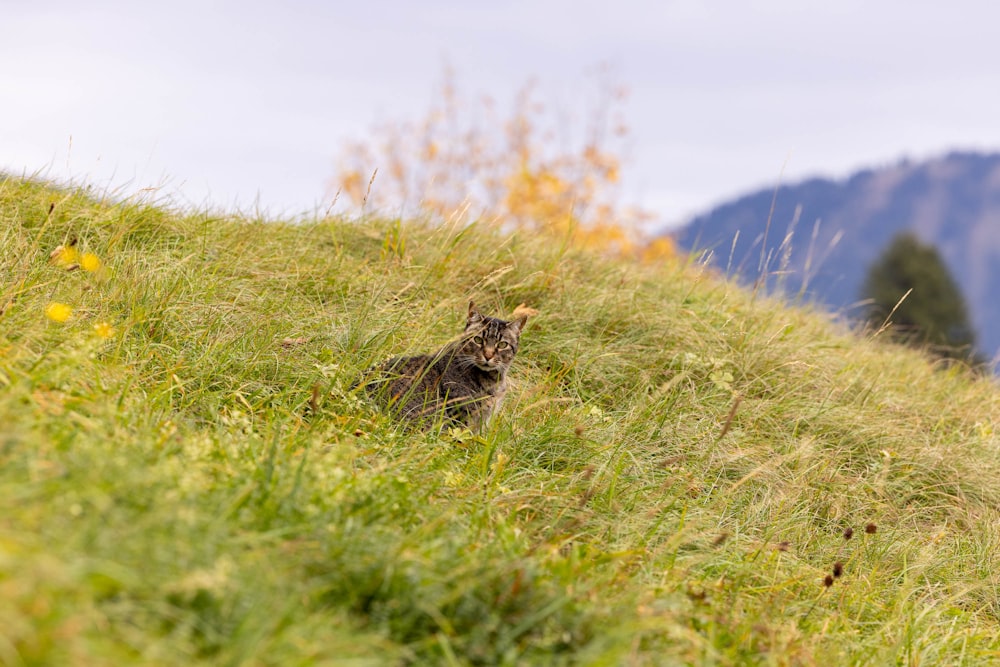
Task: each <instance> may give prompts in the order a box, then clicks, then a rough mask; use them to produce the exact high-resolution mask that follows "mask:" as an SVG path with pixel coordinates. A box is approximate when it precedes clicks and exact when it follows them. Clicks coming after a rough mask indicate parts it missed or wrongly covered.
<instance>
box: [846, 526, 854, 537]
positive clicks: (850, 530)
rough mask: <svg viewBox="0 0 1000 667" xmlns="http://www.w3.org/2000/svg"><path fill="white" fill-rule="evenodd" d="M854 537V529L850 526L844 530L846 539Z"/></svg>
mask: <svg viewBox="0 0 1000 667" xmlns="http://www.w3.org/2000/svg"><path fill="white" fill-rule="evenodd" d="M852 537H854V529H853V528H851V527H850V526H848V527H847V530H845V531H844V539H845V540H849V539H851V538H852Z"/></svg>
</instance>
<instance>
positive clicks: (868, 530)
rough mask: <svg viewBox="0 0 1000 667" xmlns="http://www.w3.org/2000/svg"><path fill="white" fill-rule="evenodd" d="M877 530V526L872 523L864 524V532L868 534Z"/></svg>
mask: <svg viewBox="0 0 1000 667" xmlns="http://www.w3.org/2000/svg"><path fill="white" fill-rule="evenodd" d="M877 531H878V526H876V525H875V524H874V523H870V524H868V525H867V526H865V532H866V533H868V534H869V535H874V534H875V533H876V532H877Z"/></svg>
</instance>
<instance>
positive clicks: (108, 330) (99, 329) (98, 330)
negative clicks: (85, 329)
mask: <svg viewBox="0 0 1000 667" xmlns="http://www.w3.org/2000/svg"><path fill="white" fill-rule="evenodd" d="M94 333H95V334H97V335H98V336H99V337H100V338H103V339H104V340H108V339H109V338H114V337H115V333H117V332H116V331H115V328H114V327H113V326H111V325H110V324H108V323H107V322H98V323H97V324H95V325H94Z"/></svg>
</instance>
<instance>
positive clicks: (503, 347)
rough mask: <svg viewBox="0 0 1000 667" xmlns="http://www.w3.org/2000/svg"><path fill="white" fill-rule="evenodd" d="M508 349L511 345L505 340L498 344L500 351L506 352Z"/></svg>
mask: <svg viewBox="0 0 1000 667" xmlns="http://www.w3.org/2000/svg"><path fill="white" fill-rule="evenodd" d="M508 347H510V343H508V342H507V341H505V340H502V341H500V342H499V343H497V349H498V350H506V349H507V348H508Z"/></svg>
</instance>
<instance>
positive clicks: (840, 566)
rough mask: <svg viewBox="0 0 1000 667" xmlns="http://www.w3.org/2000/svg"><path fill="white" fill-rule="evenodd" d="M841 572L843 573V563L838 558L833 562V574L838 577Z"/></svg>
mask: <svg viewBox="0 0 1000 667" xmlns="http://www.w3.org/2000/svg"><path fill="white" fill-rule="evenodd" d="M842 574H844V564H843V563H841V562H840V561H839V560H838V561H837V562H836V563H834V564H833V576H834V577H838V578H839V577H840V576H841V575H842Z"/></svg>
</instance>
